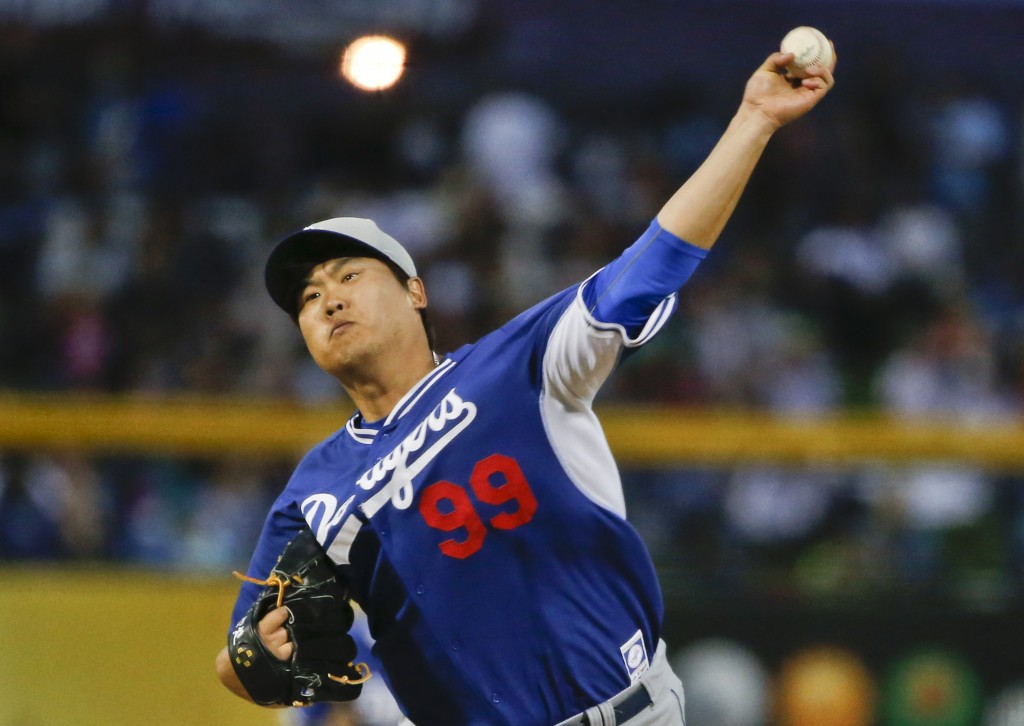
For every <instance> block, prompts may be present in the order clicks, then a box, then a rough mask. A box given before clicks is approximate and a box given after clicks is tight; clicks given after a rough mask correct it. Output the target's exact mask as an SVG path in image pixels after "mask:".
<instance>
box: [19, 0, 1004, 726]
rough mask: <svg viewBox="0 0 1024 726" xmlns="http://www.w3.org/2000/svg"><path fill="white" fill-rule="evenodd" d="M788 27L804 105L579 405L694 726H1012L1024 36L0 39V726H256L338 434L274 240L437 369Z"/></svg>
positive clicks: (752, 3) (986, 18)
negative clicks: (595, 415)
mask: <svg viewBox="0 0 1024 726" xmlns="http://www.w3.org/2000/svg"><path fill="white" fill-rule="evenodd" d="M801 24H810V25H814V26H817V27H819V28H821V29H822V30H824V31H825V32H826V33H827V34H828V35H829V36H830V37H831V38H832V39H833V40H834V41H835V44H836V46H837V49H838V53H839V73H838V75H839V78H840V82H839V85H838V86H837V88H836V90H835V92H834V93H833V94H832V95H831V96H830V97H829V99H828V100H827V102H826V103H825V104H824V105H823V106H822V107H820V108H819V109H817V110H816V111H815V113H814V114H813V115H812V116H811V117H809V118H807V119H804V120H802V121H801V122H799V123H798V124H797V125H796V126H794V127H791V128H787V129H784V130H783V131H782V132H781V133H780V134H779V135H778V137H777V138H776V139H775V140H773V142H772V145H771V147H770V148H769V150H768V152H767V154H766V156H765V158H764V161H763V164H762V166H761V167H760V168H759V170H758V171H757V173H756V175H755V178H754V179H753V182H752V184H751V187H750V189H749V190H748V193H747V194H746V196H745V198H744V200H743V201H742V202H741V205H740V209H739V211H738V213H737V216H736V217H735V218H734V219H733V221H732V222H731V223H730V225H729V227H728V229H727V230H726V233H725V235H724V237H723V239H722V241H721V242H720V243H719V246H718V247H717V248H716V250H715V252H714V254H713V255H712V256H711V258H710V259H709V261H708V262H707V263H706V264H705V265H704V266H703V267H702V268H701V270H700V271H699V272H698V274H697V275H696V276H695V278H694V279H693V280H692V282H691V283H690V285H689V286H688V287H687V288H686V290H685V291H684V294H683V295H682V311H681V314H679V315H678V316H677V317H676V318H675V320H674V321H673V323H672V325H671V327H670V328H669V329H667V330H665V331H664V332H663V333H662V334H661V335H660V337H659V338H658V339H656V340H655V342H653V343H652V344H651V345H649V346H648V348H649V349H648V350H647V351H645V353H644V354H643V355H640V356H637V357H635V358H633V359H631V360H629V361H628V362H627V363H626V364H625V365H624V366H623V367H622V369H621V370H620V371H619V372H618V374H617V375H616V376H615V377H614V378H613V380H612V381H611V383H610V385H609V386H608V387H607V388H606V390H605V391H604V393H603V395H602V397H601V399H600V401H599V405H600V406H601V407H602V409H603V411H604V414H605V417H604V419H605V421H606V422H607V428H608V432H609V435H610V438H611V441H612V444H613V447H614V448H615V450H616V452H617V454H618V456H619V458H620V460H621V462H622V466H623V469H624V472H623V474H624V483H625V486H626V493H627V502H628V506H629V509H630V513H631V518H632V520H633V521H634V522H635V524H636V526H637V527H638V528H639V529H640V530H641V532H642V534H643V535H644V538H645V539H646V541H647V542H648V544H649V546H650V548H651V551H652V553H653V555H654V557H655V560H656V562H657V564H658V566H659V569H660V571H661V575H662V581H663V585H664V590H665V597H666V609H667V616H666V637H667V639H668V640H669V643H670V646H671V647H672V649H673V651H674V654H673V657H674V658H675V659H676V663H677V665H678V668H679V670H680V672H681V674H682V675H683V677H684V681H685V682H686V683H687V688H688V701H689V704H688V710H689V715H690V722H691V723H692V724H693V725H694V726H716V725H720V726H748V725H749V726H757V725H759V724H791V725H793V726H797V725H799V726H804V725H812V724H815V725H816V724H822V725H825V726H833V725H839V726H845V725H849V726H857V725H859V724H875V723H877V724H893V725H898V726H902V725H906V726H958V725H961V724H963V725H965V726H966V725H973V724H985V725H986V726H1009V725H1011V724H1016V725H1020V724H1024V659H1022V656H1021V652H1022V646H1024V625H1022V615H1024V608H1022V605H1024V427H1022V426H1021V422H1020V416H1021V411H1022V407H1024V264H1022V263H1024V154H1022V149H1024V146H1022V144H1024V133H1022V132H1024V73H1021V70H1020V69H1021V68H1022V67H1024V43H1022V41H1021V38H1022V37H1024V2H1020V1H1019V0H1018V1H1011V0H1006V1H1005V2H996V1H994V0H993V1H992V2H984V1H981V0H976V1H970V0H942V1H935V2H929V1H926V0H918V1H911V0H906V1H904V2H895V1H887V0H831V1H829V2H811V1H810V0H804V1H795V0H794V1H791V2H788V1H787V2H780V1H776V2H763V1H760V0H745V1H744V0H721V1H720V2H718V3H714V4H709V3H701V2H696V1H695V0H632V1H631V2H621V1H618V2H616V1H613V0H590V1H589V2H584V1H583V0H562V1H560V2H544V1H542V0H501V2H498V1H497V0H493V1H492V0H372V1H371V0H331V1H327V0H319V1H314V0H292V1H291V2H286V1H285V0H263V1H259V2H257V1H256V0H253V1H247V2H231V1H229V0H148V1H143V0H0V578H2V580H0V581H2V582H3V583H4V585H5V587H4V589H3V596H2V597H0V649H2V650H3V652H4V655H5V657H4V658H3V659H2V660H0V726H36V725H49V724H111V723H119V724H120V723H138V724H180V723H217V724H221V723H223V724H232V723H240V724H242V723H244V724H253V723H275V722H278V720H279V719H281V718H282V717H281V716H280V715H279V714H277V713H268V712H265V711H261V710H259V709H256V708H255V707H249V706H247V705H245V704H242V703H236V702H235V701H234V700H233V699H231V698H230V697H229V696H228V695H227V694H226V693H222V692H221V691H220V689H219V686H217V685H216V684H215V682H214V681H215V679H214V675H213V669H212V662H213V657H214V655H215V653H216V651H217V650H219V648H220V647H221V642H222V638H223V634H224V632H225V630H226V628H227V626H228V622H227V619H228V614H229V610H230V607H231V603H232V601H233V597H234V592H235V589H236V583H235V581H234V580H233V579H232V578H231V577H230V571H231V570H232V569H234V568H242V567H244V565H245V564H246V562H247V560H248V553H249V550H250V547H251V545H252V543H253V541H254V539H255V537H256V534H257V532H258V529H259V527H260V524H261V519H262V516H263V513H264V512H265V510H266V508H267V506H268V504H269V502H270V501H271V500H272V499H273V497H274V496H275V492H276V491H277V490H278V489H279V488H280V487H281V486H282V485H283V483H284V481H285V480H286V478H287V476H288V474H289V471H290V468H291V466H292V464H293V463H294V462H295V461H296V459H297V457H298V456H300V455H301V453H302V452H303V450H304V448H305V447H306V446H308V445H309V444H310V443H312V442H314V441H316V440H317V439H318V438H320V437H322V436H323V435H326V434H327V433H328V432H330V431H331V430H333V429H334V428H336V427H337V426H338V425H340V423H341V422H343V421H344V419H345V418H346V417H347V415H348V413H349V412H350V407H349V406H350V404H349V402H348V401H347V400H346V399H345V398H344V394H343V392H342V391H341V389H340V387H338V386H337V385H336V384H334V382H333V381H332V380H330V379H328V378H327V377H326V376H325V375H324V374H322V373H320V371H319V370H317V369H316V368H315V367H314V366H313V365H312V364H311V363H310V362H309V361H307V359H306V355H305V352H304V350H303V348H302V346H301V342H300V340H299V339H298V336H297V335H296V333H295V332H294V329H293V328H292V326H291V323H290V322H289V321H288V320H287V319H286V317H285V316H283V315H281V314H280V313H279V312H278V311H277V310H276V309H275V308H273V306H272V304H271V303H270V301H269V299H267V298H266V296H265V294H264V292H263V290H262V285H261V272H262V263H263V260H264V258H265V255H266V253H267V252H268V250H269V247H270V245H271V244H272V243H273V242H274V241H275V240H276V239H277V238H278V237H279V236H280V235H281V234H282V233H284V232H287V231H290V230H292V229H294V228H296V227H299V226H303V225H305V224H308V223H309V222H311V221H313V220H316V219H320V218H325V217H329V216H336V215H339V214H351V215H360V216H371V217H375V218H377V219H379V220H381V222H382V225H383V226H384V227H385V228H386V229H388V230H389V231H391V232H392V233H393V234H394V235H395V236H396V237H398V238H399V239H401V240H402V241H403V242H405V243H406V244H407V245H408V246H409V247H410V248H411V250H412V251H413V253H414V255H415V256H416V257H417V259H418V261H419V264H420V267H421V270H422V272H423V275H424V277H425V279H426V281H427V283H428V289H429V290H430V293H431V308H432V311H433V317H434V322H435V325H436V327H437V329H438V333H439V339H440V346H439V347H440V348H441V349H442V350H451V349H453V348H454V347H456V346H458V345H459V344H460V343H461V342H464V341H468V340H470V339H473V338H475V337H476V336H478V335H479V334H481V333H482V332H485V331H487V330H490V329H492V328H493V327H494V326H496V325H498V324H499V323H501V322H502V321H504V320H505V319H507V318H508V317H509V316H510V315H511V314H512V313H513V312H516V311H518V310H520V309H522V308H523V307H525V306H527V305H528V304H530V303H531V302H533V301H536V300H538V299H540V298H541V297H543V296H545V295H547V294H548V293H550V292H553V291H554V290H556V289H560V288H561V287H562V286H565V285H567V284H570V283H571V282H573V281H577V280H579V279H581V278H582V277H583V276H584V275H586V274H589V272H591V271H592V270H594V269H596V268H597V267H599V266H600V265H602V264H603V263H604V262H605V261H607V260H608V259H610V258H611V256H613V255H614V254H616V252H617V251H618V250H619V249H621V247H622V246H623V245H625V244H627V243H628V242H630V241H631V240H633V239H634V238H635V236H636V235H637V234H638V233H639V232H640V231H642V229H643V228H644V227H645V226H646V224H647V222H648V220H649V219H650V218H651V216H652V215H653V214H654V213H655V212H656V211H657V209H658V206H659V205H660V203H661V202H662V201H663V200H664V198H665V197H666V196H667V195H668V193H669V192H670V191H671V190H672V189H674V188H675V186H676V185H677V184H678V183H679V182H681V181H682V180H683V179H684V178H685V177H686V176H687V175H688V174H689V172H690V171H692V170H693V168H694V167H695V165H696V164H697V163H699V161H700V160H701V159H702V158H703V156H704V155H705V154H706V153H707V151H708V150H709V149H710V146H711V144H712V143H713V142H714V140H715V139H716V137H717V135H718V134H719V133H720V132H721V130H722V129H723V128H724V125H725V123H726V121H727V119H728V118H729V115H730V114H731V112H732V111H733V109H734V108H735V106H736V104H737V103H738V100H739V96H740V92H741V88H742V84H743V82H744V80H745V78H746V77H747V75H748V74H749V73H750V72H751V70H752V69H753V68H754V67H755V66H756V65H757V64H758V63H759V62H760V61H761V60H762V59H763V57H764V56H765V55H766V54H767V53H768V52H769V51H770V50H772V49H773V47H774V46H775V45H776V44H777V43H778V41H779V39H780V38H781V37H782V35H783V34H784V33H785V32H786V31H787V30H788V29H789V28H791V27H793V26H795V25H801ZM372 33H386V34H388V35H390V36H392V37H394V38H396V39H398V40H400V41H401V42H402V43H403V44H405V46H406V48H407V51H408V59H407V65H406V68H405V73H404V76H403V77H402V78H401V79H400V80H399V81H398V83H397V84H396V85H395V86H394V87H393V88H391V89H389V90H386V91H380V92H370V93H367V92H365V91H361V90H358V89H357V88H355V87H353V86H351V85H349V84H348V83H346V82H345V81H344V80H343V79H341V78H340V77H339V61H340V57H341V53H342V50H343V48H344V47H345V46H346V45H347V44H348V43H349V42H351V41H352V40H354V39H356V38H357V37H359V36H361V35H364V34H372ZM289 718H292V717H289ZM321 718H327V719H333V720H334V722H336V723H342V722H346V721H345V719H355V721H354V722H356V723H363V724H377V723H385V722H381V721H377V720H374V717H373V716H372V715H371V714H362V715H359V714H352V713H342V712H341V711H338V712H336V713H333V714H329V715H327V716H325V717H321Z"/></svg>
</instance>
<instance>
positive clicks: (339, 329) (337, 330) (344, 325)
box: [327, 320, 352, 338]
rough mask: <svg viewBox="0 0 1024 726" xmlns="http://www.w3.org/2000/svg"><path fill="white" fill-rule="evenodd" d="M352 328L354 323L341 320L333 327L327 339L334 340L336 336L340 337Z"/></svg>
mask: <svg viewBox="0 0 1024 726" xmlns="http://www.w3.org/2000/svg"><path fill="white" fill-rule="evenodd" d="M351 327H352V323H351V322H349V321H348V320H339V321H338V322H336V323H334V324H333V325H331V334H330V335H329V336H327V337H329V338H333V337H334V336H335V335H340V334H342V333H344V332H345V331H346V330H348V329H349V328H351Z"/></svg>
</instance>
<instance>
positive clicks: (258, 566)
mask: <svg viewBox="0 0 1024 726" xmlns="http://www.w3.org/2000/svg"><path fill="white" fill-rule="evenodd" d="M304 524H305V520H304V519H303V518H302V513H301V512H300V511H299V508H298V506H297V505H296V504H295V502H294V500H293V499H292V498H291V496H290V493H289V491H288V489H285V491H284V493H283V494H282V495H281V496H280V497H278V499H277V501H276V502H274V506H273V507H271V509H270V513H269V514H268V515H267V519H266V521H264V523H263V531H262V532H260V538H259V540H258V541H257V542H256V548H255V549H254V550H253V554H252V559H251V560H250V561H249V568H248V570H246V574H247V575H248V576H249V577H252V578H255V579H257V580H263V579H265V578H266V577H267V576H268V575H269V574H270V571H271V570H272V569H273V567H274V565H275V564H277V558H278V557H279V556H280V555H281V552H283V551H284V548H285V545H287V544H288V543H289V542H290V541H291V540H292V539H293V538H294V537H295V536H296V535H297V534H298V533H299V532H300V531H301V529H302V526H303V525H304ZM261 590H262V587H261V586H260V585H256V584H254V583H251V582H244V583H242V587H241V589H240V590H239V592H238V598H237V599H236V600H235V607H234V609H233V610H232V612H231V624H232V627H233V626H234V624H235V623H237V622H238V621H239V620H241V619H242V616H243V615H245V613H246V611H248V610H249V608H251V607H252V604H253V603H254V602H256V598H257V597H258V596H259V594H260V591H261Z"/></svg>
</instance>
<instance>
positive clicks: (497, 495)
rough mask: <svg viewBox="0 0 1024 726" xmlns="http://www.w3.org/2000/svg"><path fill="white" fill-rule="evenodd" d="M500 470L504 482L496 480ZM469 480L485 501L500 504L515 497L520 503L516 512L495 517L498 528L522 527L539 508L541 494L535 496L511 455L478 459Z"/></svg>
mask: <svg viewBox="0 0 1024 726" xmlns="http://www.w3.org/2000/svg"><path fill="white" fill-rule="evenodd" d="M496 474H500V475H501V476H502V477H503V478H504V479H505V483H504V484H498V485H495V484H493V483H492V478H493V477H494V476H495V475H496ZM469 484H470V486H472V487H473V493H474V494H476V496H477V498H478V499H479V500H480V501H481V502H484V503H486V504H494V505H498V504H504V503H505V502H510V501H512V500H513V499H514V500H515V501H516V504H518V505H519V507H518V509H516V510H515V511H513V512H502V513H501V514H496V515H494V516H493V517H491V520H490V521H491V526H493V527H494V528H495V529H515V528H516V527H520V526H522V525H524V524H526V523H527V522H529V521H530V520H531V519H532V518H533V513H534V512H536V511H537V498H536V497H535V496H533V492H532V491H531V490H530V485H529V484H528V483H527V482H526V477H525V476H524V475H523V470H522V469H520V468H519V462H517V461H516V460H515V459H513V458H512V457H510V456H504V455H502V454H492V455H490V456H488V457H487V458H486V459H482V460H480V461H478V462H477V465H476V466H475V467H473V474H472V475H471V476H470V478H469Z"/></svg>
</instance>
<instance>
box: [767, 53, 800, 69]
mask: <svg viewBox="0 0 1024 726" xmlns="http://www.w3.org/2000/svg"><path fill="white" fill-rule="evenodd" d="M795 58H796V55H795V54H793V53H783V52H782V51H775V52H774V53H772V54H771V55H770V56H768V57H767V58H766V59H765V61H764V63H762V64H761V68H760V70H762V71H771V72H772V73H785V72H786V66H788V65H789V64H790V63H792V62H793V60H794V59H795Z"/></svg>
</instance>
